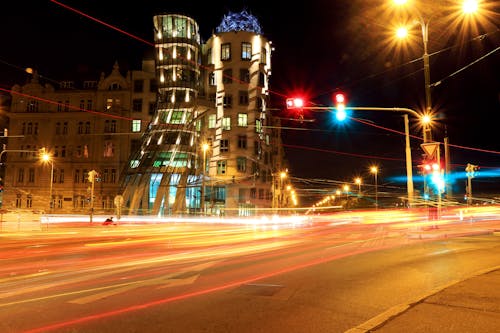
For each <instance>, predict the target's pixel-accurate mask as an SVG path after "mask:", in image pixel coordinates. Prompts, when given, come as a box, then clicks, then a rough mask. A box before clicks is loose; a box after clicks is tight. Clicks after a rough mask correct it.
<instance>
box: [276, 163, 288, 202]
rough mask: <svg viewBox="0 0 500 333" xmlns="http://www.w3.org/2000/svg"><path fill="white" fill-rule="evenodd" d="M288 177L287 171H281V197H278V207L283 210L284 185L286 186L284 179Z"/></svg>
mask: <svg viewBox="0 0 500 333" xmlns="http://www.w3.org/2000/svg"><path fill="white" fill-rule="evenodd" d="M286 176H287V172H286V171H281V172H280V183H279V196H278V207H279V208H281V207H282V205H283V196H284V194H283V185H284V179H285V178H286Z"/></svg>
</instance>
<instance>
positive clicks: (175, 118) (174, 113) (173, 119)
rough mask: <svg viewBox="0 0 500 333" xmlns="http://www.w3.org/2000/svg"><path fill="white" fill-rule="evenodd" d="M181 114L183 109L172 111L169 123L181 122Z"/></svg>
mask: <svg viewBox="0 0 500 333" xmlns="http://www.w3.org/2000/svg"><path fill="white" fill-rule="evenodd" d="M183 115H184V112H183V111H172V117H171V118H170V124H182V117H183Z"/></svg>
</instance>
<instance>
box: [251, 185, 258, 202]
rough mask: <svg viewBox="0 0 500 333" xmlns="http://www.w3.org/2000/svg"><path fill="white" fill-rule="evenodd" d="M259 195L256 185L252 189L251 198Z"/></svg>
mask: <svg viewBox="0 0 500 333" xmlns="http://www.w3.org/2000/svg"><path fill="white" fill-rule="evenodd" d="M256 197H257V189H256V188H255V187H252V188H251V189H250V198H252V199H255V198H256Z"/></svg>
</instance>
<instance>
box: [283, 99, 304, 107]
mask: <svg viewBox="0 0 500 333" xmlns="http://www.w3.org/2000/svg"><path fill="white" fill-rule="evenodd" d="M302 107H304V100H303V99H302V98H299V97H294V98H287V99H286V108H287V109H300V108H302Z"/></svg>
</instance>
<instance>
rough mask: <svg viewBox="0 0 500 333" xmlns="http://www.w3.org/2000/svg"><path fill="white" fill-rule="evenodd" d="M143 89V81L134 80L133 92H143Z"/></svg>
mask: <svg viewBox="0 0 500 333" xmlns="http://www.w3.org/2000/svg"><path fill="white" fill-rule="evenodd" d="M143 91H144V81H143V80H134V92H143Z"/></svg>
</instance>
